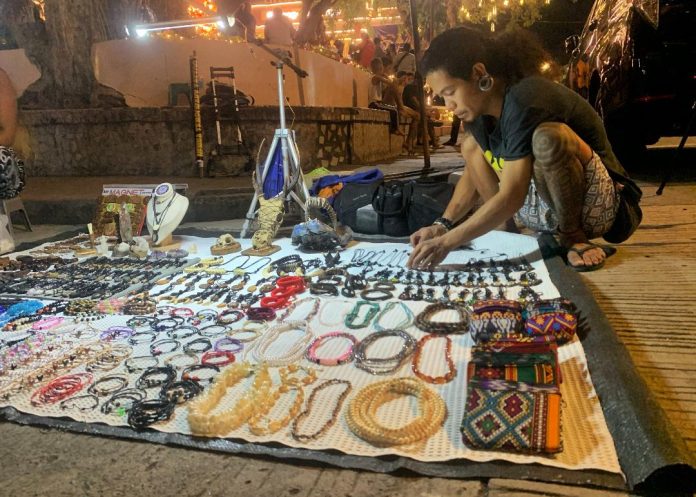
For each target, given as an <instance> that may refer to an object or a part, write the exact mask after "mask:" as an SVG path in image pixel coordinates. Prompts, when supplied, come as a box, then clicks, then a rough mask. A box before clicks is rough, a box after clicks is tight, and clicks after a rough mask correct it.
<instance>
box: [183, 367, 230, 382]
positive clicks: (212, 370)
mask: <svg viewBox="0 0 696 497" xmlns="http://www.w3.org/2000/svg"><path fill="white" fill-rule="evenodd" d="M199 371H207V372H208V375H209V376H208V377H201V376H198V375H197V374H196V375H193V374H192V373H198V372H199ZM219 372H220V368H218V367H217V366H214V365H212V364H196V365H195V366H189V367H187V368H184V370H183V371H182V372H181V379H182V380H192V381H196V382H199V383H200V382H202V381H207V382H211V381H213V378H215V375H216V374H217V373H219Z"/></svg>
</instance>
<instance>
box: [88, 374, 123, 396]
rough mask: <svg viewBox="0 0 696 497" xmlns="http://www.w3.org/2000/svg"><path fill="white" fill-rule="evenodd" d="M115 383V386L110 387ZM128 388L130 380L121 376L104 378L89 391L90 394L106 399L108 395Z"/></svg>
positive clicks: (93, 384)
mask: <svg viewBox="0 0 696 497" xmlns="http://www.w3.org/2000/svg"><path fill="white" fill-rule="evenodd" d="M109 383H113V385H108V384H109ZM126 386H128V378H126V377H125V376H120V375H109V376H102V377H101V378H99V379H98V380H97V381H95V382H94V383H92V384H91V385H90V386H89V388H88V389H87V392H88V393H91V394H92V395H96V396H97V397H106V396H107V395H112V394H114V393H116V392H118V391H119V390H123V389H124V388H126Z"/></svg>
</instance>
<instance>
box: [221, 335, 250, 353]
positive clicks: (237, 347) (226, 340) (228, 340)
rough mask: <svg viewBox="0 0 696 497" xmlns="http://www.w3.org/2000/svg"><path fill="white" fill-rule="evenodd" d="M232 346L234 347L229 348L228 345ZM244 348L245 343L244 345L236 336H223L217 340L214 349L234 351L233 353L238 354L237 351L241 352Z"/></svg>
mask: <svg viewBox="0 0 696 497" xmlns="http://www.w3.org/2000/svg"><path fill="white" fill-rule="evenodd" d="M230 345H231V346H232V348H227V346H230ZM243 348H244V345H242V342H241V341H240V340H237V339H236V338H232V337H229V336H226V337H223V338H221V339H220V340H218V341H217V342H215V345H214V346H213V350H215V351H216V352H232V353H233V354H236V353H237V352H241V351H242V349H243Z"/></svg>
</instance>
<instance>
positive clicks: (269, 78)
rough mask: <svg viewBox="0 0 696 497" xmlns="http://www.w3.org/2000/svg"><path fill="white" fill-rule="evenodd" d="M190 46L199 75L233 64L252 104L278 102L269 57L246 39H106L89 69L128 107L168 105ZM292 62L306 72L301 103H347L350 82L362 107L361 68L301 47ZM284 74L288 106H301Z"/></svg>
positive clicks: (184, 77)
mask: <svg viewBox="0 0 696 497" xmlns="http://www.w3.org/2000/svg"><path fill="white" fill-rule="evenodd" d="M194 50H195V51H196V53H197V56H198V68H199V79H201V80H203V81H205V82H207V81H208V80H209V79H210V72H209V68H210V66H222V67H225V66H233V67H234V69H235V75H236V83H237V87H238V88H239V89H240V90H242V91H243V92H245V93H247V94H250V95H252V96H253V97H254V98H255V100H256V104H257V105H278V96H277V75H276V69H275V68H274V67H273V66H271V64H270V62H271V61H272V60H275V59H274V58H273V57H272V56H271V55H270V54H268V53H267V52H266V51H265V50H263V49H262V48H260V47H258V46H256V45H255V44H252V43H228V42H226V41H220V40H205V39H196V40H188V39H184V40H165V39H162V38H139V39H130V40H112V41H107V42H102V43H97V44H95V45H94V47H93V63H94V71H95V75H96V77H97V80H98V81H99V82H101V83H102V84H104V85H106V86H109V87H112V88H114V89H116V90H117V91H119V92H121V93H122V94H124V96H125V98H126V103H127V104H128V105H129V106H131V107H163V106H166V105H168V100H169V84H170V83H188V82H189V81H190V76H189V57H190V56H191V54H192V53H193V51H194ZM292 60H293V61H294V63H295V64H297V65H298V66H300V67H301V68H303V69H304V70H305V71H307V72H308V73H309V76H308V77H307V78H304V79H303V80H302V83H301V84H302V85H303V86H302V88H303V91H304V99H305V100H304V105H307V106H317V107H352V106H353V105H354V103H353V102H354V98H353V92H354V86H355V91H356V99H357V105H358V106H359V107H367V103H368V102H367V88H368V84H369V79H370V75H369V73H368V72H367V71H365V70H363V69H361V68H359V67H355V66H352V65H349V64H343V63H341V62H338V61H335V60H332V59H330V58H328V57H325V56H323V55H320V54H317V53H314V52H310V51H306V50H302V49H299V50H296V51H295V52H294V55H293V59H292ZM284 74H285V94H286V96H287V97H288V98H289V101H290V105H301V102H300V86H299V84H300V83H298V77H297V76H296V75H295V73H294V72H293V71H292V70H290V69H287V68H286V69H285V70H284ZM354 83H355V85H354Z"/></svg>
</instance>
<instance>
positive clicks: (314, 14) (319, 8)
mask: <svg viewBox="0 0 696 497" xmlns="http://www.w3.org/2000/svg"><path fill="white" fill-rule="evenodd" d="M335 3H336V0H319V1H318V2H317V3H314V0H303V1H302V10H301V12H300V27H299V28H298V30H297V35H295V43H296V44H298V45H317V44H320V43H321V42H322V41H323V39H324V37H325V35H326V33H325V32H324V30H325V26H324V14H325V13H326V11H327V10H328V9H330V8H331V7H333V5H334V4H335Z"/></svg>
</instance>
